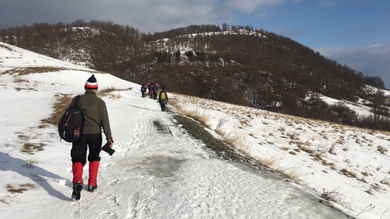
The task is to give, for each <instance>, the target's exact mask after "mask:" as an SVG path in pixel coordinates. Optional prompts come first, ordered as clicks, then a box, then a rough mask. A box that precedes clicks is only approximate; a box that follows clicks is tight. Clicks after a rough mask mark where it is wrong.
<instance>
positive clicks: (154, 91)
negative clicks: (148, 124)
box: [141, 82, 168, 111]
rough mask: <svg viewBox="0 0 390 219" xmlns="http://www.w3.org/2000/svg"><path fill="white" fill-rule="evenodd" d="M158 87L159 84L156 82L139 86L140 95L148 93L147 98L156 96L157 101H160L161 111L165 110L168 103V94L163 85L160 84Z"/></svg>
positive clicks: (144, 95) (143, 95)
mask: <svg viewBox="0 0 390 219" xmlns="http://www.w3.org/2000/svg"><path fill="white" fill-rule="evenodd" d="M159 87H160V85H159V84H158V83H154V82H148V83H145V84H143V85H142V86H141V94H142V97H146V96H148V95H149V98H152V99H155V100H157V96H158V102H159V103H160V106H161V111H165V107H166V105H167V104H168V95H167V91H166V89H165V86H162V88H161V89H160V88H159Z"/></svg>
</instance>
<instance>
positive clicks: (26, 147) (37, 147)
mask: <svg viewBox="0 0 390 219" xmlns="http://www.w3.org/2000/svg"><path fill="white" fill-rule="evenodd" d="M45 146H46V144H44V143H31V142H25V143H24V144H23V146H22V149H21V151H22V152H24V153H28V154H34V152H36V151H43V150H44V147H45Z"/></svg>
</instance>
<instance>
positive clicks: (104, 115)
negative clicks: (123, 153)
mask: <svg viewBox="0 0 390 219" xmlns="http://www.w3.org/2000/svg"><path fill="white" fill-rule="evenodd" d="M84 88H85V94H83V95H81V96H80V100H79V102H78V107H80V108H81V111H82V112H83V115H84V126H83V130H82V133H81V139H80V140H79V141H77V142H75V143H72V150H71V153H70V154H71V157H72V172H73V193H78V195H79V197H80V192H81V190H82V187H83V184H84V182H83V167H84V165H85V164H86V162H87V160H86V159H87V148H88V150H89V153H88V161H89V178H88V191H90V192H93V191H94V190H95V189H96V188H97V175H98V169H99V163H100V156H99V154H100V151H101V148H102V141H103V139H102V129H103V132H104V135H105V136H106V140H107V144H108V145H109V146H110V147H112V145H113V143H114V140H113V139H112V135H111V128H110V121H109V118H108V112H107V107H106V103H105V102H104V101H103V100H102V99H101V98H99V97H97V96H96V92H97V89H98V83H97V81H96V78H95V75H92V76H91V77H90V78H89V79H88V80H87V82H86V83H85V86H84ZM74 101H75V98H73V100H72V103H71V104H73V102H74ZM73 195H74V194H72V197H73ZM76 195H77V194H76Z"/></svg>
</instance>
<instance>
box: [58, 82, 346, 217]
mask: <svg viewBox="0 0 390 219" xmlns="http://www.w3.org/2000/svg"><path fill="white" fill-rule="evenodd" d="M134 90H136V89H134ZM121 95H122V97H121V99H123V100H126V101H112V102H111V103H108V104H109V110H110V115H111V118H112V120H121V123H120V124H121V126H120V127H113V129H114V130H115V132H114V133H115V135H116V136H118V134H119V136H120V138H119V139H121V141H120V142H117V143H116V145H117V148H116V150H117V151H116V154H114V157H113V158H112V159H111V160H110V159H109V158H107V157H106V156H105V157H104V158H103V162H102V168H101V171H100V172H101V174H100V176H101V177H100V178H99V188H98V190H97V192H96V193H93V194H90V193H87V192H83V194H82V199H81V201H80V202H75V203H72V204H70V208H69V206H68V207H64V208H63V209H62V211H65V212H62V213H60V214H59V215H69V214H70V215H72V218H107V217H111V218H342V217H343V215H342V214H341V213H339V212H336V211H334V210H333V209H331V208H329V207H327V206H325V205H322V204H320V203H318V200H316V199H315V198H311V197H310V196H308V195H307V194H305V193H303V192H302V191H300V190H298V189H296V188H293V187H291V185H289V184H288V183H285V182H283V181H281V180H276V179H274V178H273V177H271V176H267V175H266V174H262V173H261V172H259V171H253V170H251V169H249V168H246V167H245V166H241V165H239V164H232V163H229V162H227V161H223V160H220V159H218V158H216V157H214V156H213V153H212V152H209V151H207V149H206V148H205V147H204V145H203V144H202V143H201V142H199V141H197V140H194V139H193V138H191V137H190V136H188V135H187V134H186V133H185V131H184V130H182V129H181V128H180V127H179V126H177V125H176V124H175V123H174V121H173V119H172V117H171V115H169V114H167V113H166V112H160V109H159V106H158V104H157V103H156V101H155V100H150V99H142V98H139V97H138V96H139V95H138V91H137V90H136V91H129V92H126V93H125V92H122V93H121ZM126 112H128V113H126ZM156 124H158V127H159V128H157V126H156ZM118 132H120V133H118ZM68 192H69V191H68ZM69 194H70V193H69ZM66 211H70V212H69V213H67V212H66ZM93 213H94V214H93Z"/></svg>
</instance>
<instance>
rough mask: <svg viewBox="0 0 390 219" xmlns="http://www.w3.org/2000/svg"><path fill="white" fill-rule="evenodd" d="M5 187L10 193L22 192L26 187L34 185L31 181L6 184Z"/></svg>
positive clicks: (30, 187)
mask: <svg viewBox="0 0 390 219" xmlns="http://www.w3.org/2000/svg"><path fill="white" fill-rule="evenodd" d="M6 187H7V191H8V192H10V193H23V192H25V191H27V190H28V189H33V188H35V187H36V186H35V185H34V184H32V183H25V184H19V185H16V186H14V185H11V184H8V185H7V186H6Z"/></svg>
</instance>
